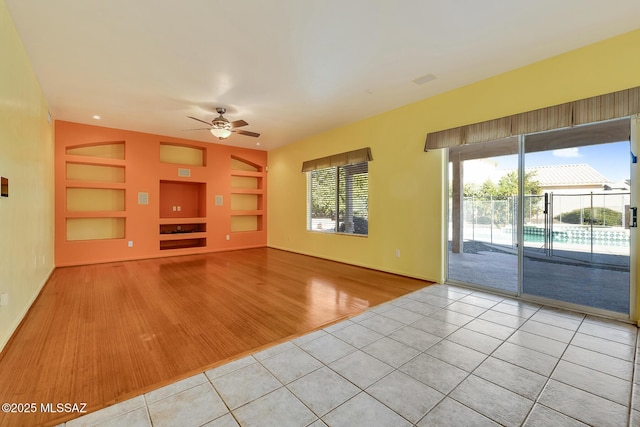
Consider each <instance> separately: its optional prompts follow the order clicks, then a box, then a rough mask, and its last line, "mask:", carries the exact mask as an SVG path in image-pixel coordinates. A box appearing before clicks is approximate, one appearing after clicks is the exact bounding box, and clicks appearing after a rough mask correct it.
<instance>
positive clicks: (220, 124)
mask: <svg viewBox="0 0 640 427" xmlns="http://www.w3.org/2000/svg"><path fill="white" fill-rule="evenodd" d="M216 111H217V112H218V114H220V115H219V116H218V117H216V118H215V119H213V121H212V122H211V123H209V122H206V121H204V120H200V119H198V118H196V117H191V116H187V117H189V118H190V119H193V120H197V121H199V122H201V123H206V124H207V125H209V126H210V127H209V128H205V129H202V130H208V131H209V132H211V134H212V135H213V136H215V137H216V138H218V139H227V138H228V137H229V136H231V134H232V133H238V134H240V135H246V136H252V137H254V138H257V137H259V136H260V134H259V133H256V132H250V131H248V130H236V129H235V128H239V127H241V126H247V125H248V124H249V123H247V122H245V121H244V120H236V121H234V122H230V121H229V120H227V119H226V118H225V117H224V116H223V114H224V113H226V111H227V110H226V109H225V108H221V107H218V108H216Z"/></svg>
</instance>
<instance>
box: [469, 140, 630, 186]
mask: <svg viewBox="0 0 640 427" xmlns="http://www.w3.org/2000/svg"><path fill="white" fill-rule="evenodd" d="M629 150H630V145H629V142H628V141H624V142H615V143H611V144H598V145H590V146H586V147H576V148H567V149H562V150H552V151H542V152H537V153H529V154H527V155H526V156H525V167H526V168H530V167H534V166H550V165H572V164H579V163H587V164H589V165H591V167H592V168H594V169H595V170H597V171H598V172H600V173H601V174H602V175H604V177H605V178H607V179H608V180H609V181H611V182H617V181H622V180H625V179H629V177H630V155H629ZM636 154H637V153H636ZM517 168H518V156H517V155H511V156H502V157H496V158H492V159H482V160H476V161H471V162H465V178H464V179H465V182H467V183H470V182H475V183H478V184H480V183H483V182H484V181H485V180H486V179H488V178H491V179H492V180H493V181H495V182H497V181H498V179H499V178H500V176H502V175H503V174H504V172H503V171H505V170H514V169H517Z"/></svg>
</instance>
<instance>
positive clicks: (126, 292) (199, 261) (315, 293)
mask: <svg viewBox="0 0 640 427" xmlns="http://www.w3.org/2000/svg"><path fill="white" fill-rule="evenodd" d="M429 284H430V283H429V282H425V281H421V280H416V279H411V278H407V277H402V276H397V275H393V274H387V273H382V272H379V271H374V270H369V269H364V268H359V267H354V266H349V265H345V264H341V263H336V262H332V261H327V260H322V259H318V258H313V257H308V256H304V255H298V254H294V253H289V252H285V251H280V250H276V249H269V248H260V249H248V250H241V251H231V252H221V253H213V254H207V255H194V256H180V257H172V258H162V259H154V260H141V261H130V262H118V263H109V264H97V265H89V266H80V267H67V268H59V269H56V270H55V271H54V273H53V275H52V276H51V278H50V280H49V281H48V283H47V284H46V285H45V287H44V289H43V290H42V292H41V294H40V296H39V297H38V299H37V300H36V301H35V303H34V304H33V306H32V307H31V309H30V310H29V312H28V314H27V316H26V317H25V319H24V321H23V322H22V324H21V326H20V327H19V329H18V331H17V332H16V333H15V334H14V336H13V337H12V339H11V340H10V342H9V343H8V344H7V346H6V347H5V349H4V350H3V351H2V353H1V354H0V402H2V403H4V402H15V403H35V404H36V405H37V408H38V411H36V413H35V414H19V415H15V414H9V415H7V414H0V426H9V425H54V424H56V423H58V422H61V421H65V420H67V419H70V418H74V417H75V416H77V415H81V414H72V415H71V416H70V415H69V414H65V413H53V414H52V413H42V412H41V411H40V404H41V403H44V404H46V403H49V402H51V403H53V404H54V405H55V404H57V403H82V402H84V403H86V404H87V410H89V411H93V410H97V409H100V408H102V407H105V406H107V405H110V404H113V403H115V402H119V401H122V400H125V399H127V398H129V397H132V396H136V395H138V394H141V393H144V392H147V391H149V390H153V389H155V388H158V387H161V386H163V385H165V384H168V383H171V382H173V381H175V380H178V379H181V378H185V377H188V376H190V375H193V374H195V373H198V372H202V371H203V370H205V369H209V368H212V367H214V366H217V365H219V364H221V363H224V362H226V361H229V360H232V359H235V358H237V357H240V356H243V355H245V354H248V353H251V352H253V351H255V350H256V349H260V348H266V347H268V346H270V345H272V344H274V343H277V342H280V341H283V340H285V339H289V338H291V337H294V336H297V335H301V334H303V333H306V332H309V331H312V330H314V329H318V328H320V327H322V326H326V325H328V324H331V323H334V322H336V321H338V320H341V319H345V318H348V317H351V316H353V315H356V314H358V313H360V312H362V311H364V310H365V309H367V308H368V307H371V306H375V305H378V304H380V303H382V302H385V301H388V300H390V299H393V298H396V297H398V296H401V295H404V294H406V293H409V292H411V291H414V290H416V289H420V288H422V287H425V286H427V285H429Z"/></svg>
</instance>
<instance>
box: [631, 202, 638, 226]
mask: <svg viewBox="0 0 640 427" xmlns="http://www.w3.org/2000/svg"><path fill="white" fill-rule="evenodd" d="M629 211H630V213H631V224H629V227H637V226H638V208H637V207H635V208H629Z"/></svg>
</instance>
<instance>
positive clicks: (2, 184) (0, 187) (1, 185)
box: [0, 177, 9, 197]
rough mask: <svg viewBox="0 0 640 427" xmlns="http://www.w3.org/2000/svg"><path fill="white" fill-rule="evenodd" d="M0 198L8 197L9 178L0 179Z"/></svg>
mask: <svg viewBox="0 0 640 427" xmlns="http://www.w3.org/2000/svg"><path fill="white" fill-rule="evenodd" d="M0 197H9V178H5V177H0Z"/></svg>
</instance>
